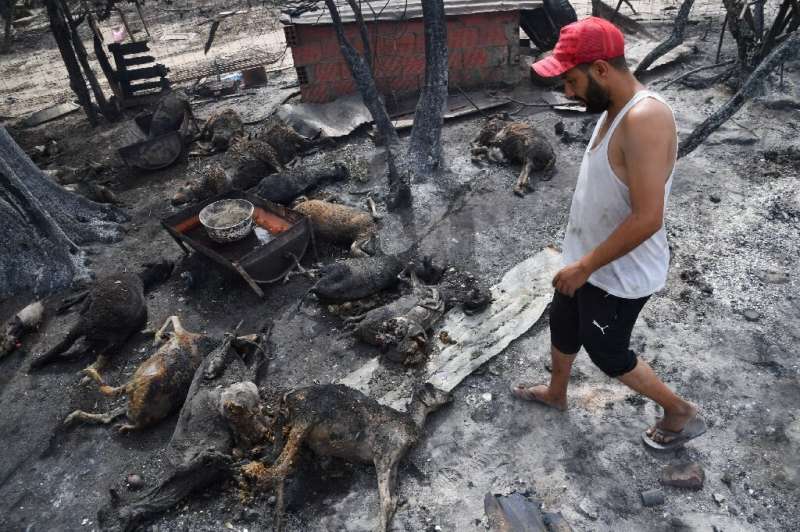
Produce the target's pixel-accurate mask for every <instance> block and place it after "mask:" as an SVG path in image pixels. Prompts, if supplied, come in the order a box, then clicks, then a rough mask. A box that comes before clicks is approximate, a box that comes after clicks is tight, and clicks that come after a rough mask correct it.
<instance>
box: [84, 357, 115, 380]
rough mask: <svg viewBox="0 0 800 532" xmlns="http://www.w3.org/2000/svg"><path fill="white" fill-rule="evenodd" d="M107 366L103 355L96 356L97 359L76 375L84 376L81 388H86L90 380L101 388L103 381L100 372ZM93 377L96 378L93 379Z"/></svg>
mask: <svg viewBox="0 0 800 532" xmlns="http://www.w3.org/2000/svg"><path fill="white" fill-rule="evenodd" d="M106 366H108V357H107V356H105V355H97V359H96V360H95V361H94V362H92V364H91V365H90V366H88V367H86V368H84V369H82V370H81V371H80V372H79V373H78V374H79V375H81V374H83V375H85V376H84V377H83V378H82V379H81V382H80V384H81V386H86V385H87V384H89V383H90V382H91V381H92V380H94V381H95V382H97V383H98V384H100V385H101V386H103V385H104V384H103V379H102V378H101V377H100V370H101V369H105V368H106ZM95 375H96V376H97V378H96V379H95Z"/></svg>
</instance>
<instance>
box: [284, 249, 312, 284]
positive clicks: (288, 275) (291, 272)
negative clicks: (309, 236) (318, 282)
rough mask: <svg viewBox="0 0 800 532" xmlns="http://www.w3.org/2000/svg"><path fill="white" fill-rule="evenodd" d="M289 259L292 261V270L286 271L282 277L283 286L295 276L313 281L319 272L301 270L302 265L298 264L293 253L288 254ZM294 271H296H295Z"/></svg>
mask: <svg viewBox="0 0 800 532" xmlns="http://www.w3.org/2000/svg"><path fill="white" fill-rule="evenodd" d="M289 257H290V258H291V259H292V260H293V261H294V268H293V269H291V270H287V271H286V274H285V275H284V276H283V282H284V284H286V283H287V282H289V279H291V278H292V277H294V276H295V275H305V276H306V277H308V278H309V279H311V280H312V281H314V280H315V277H314V276H315V275H317V274H318V273H319V270H316V269H312V270H307V269H305V268H303V265H302V264H300V261H299V260H298V259H297V255H295V254H294V253H289ZM295 269H296V270H297V271H295Z"/></svg>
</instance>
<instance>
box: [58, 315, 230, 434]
mask: <svg viewBox="0 0 800 532" xmlns="http://www.w3.org/2000/svg"><path fill="white" fill-rule="evenodd" d="M170 325H172V333H171V334H169V335H168V334H167V332H166V331H167V328H168V327H169V326H170ZM167 336H168V338H167ZM155 338H156V339H155V344H156V345H159V344H160V347H159V348H158V349H157V350H156V352H155V353H153V355H151V356H150V357H149V358H148V359H147V360H145V361H144V362H142V364H141V365H140V366H139V367H138V368H137V369H136V372H135V373H134V374H133V376H132V377H131V379H130V380H129V381H128V382H127V383H125V384H123V385H122V386H118V387H116V388H114V387H111V386H108V385H107V384H105V383H104V382H103V379H102V378H101V377H100V374H99V373H97V370H95V369H94V368H87V369H86V370H84V372H85V373H86V374H87V375H88V376H89V377H90V378H91V379H92V380H94V381H95V382H96V383H97V384H99V385H100V393H102V394H103V395H105V396H107V397H119V396H121V395H125V396H127V397H128V405H127V407H119V408H117V409H114V410H112V411H111V412H108V413H105V414H92V413H89V412H84V411H83V410H76V411H74V412H72V413H71V414H70V415H69V416H67V418H66V419H65V420H64V424H65V425H69V424H71V423H73V422H76V421H83V422H87V423H103V424H108V423H111V422H112V421H114V420H115V419H117V418H118V417H121V416H123V415H127V417H128V423H126V424H123V425H120V426H119V431H120V432H127V431H130V430H137V429H142V428H145V427H148V426H150V425H154V424H156V423H158V422H159V421H161V420H162V419H164V418H165V417H167V416H168V415H170V414H171V413H172V412H174V411H176V410H178V409H179V408H180V407H181V406H182V405H183V401H184V399H185V398H186V392H187V390H188V389H189V385H190V384H191V382H192V377H193V376H194V372H195V370H196V369H197V367H198V366H199V365H200V362H201V361H202V360H203V357H204V356H205V354H206V353H208V352H209V351H211V350H212V348H213V345H214V343H215V342H214V340H213V339H212V338H210V337H209V336H207V335H204V334H195V333H191V332H189V331H187V330H186V329H184V328H183V326H182V325H181V322H180V320H179V319H178V317H177V316H170V317H169V318H167V321H166V322H164V325H163V326H162V327H161V329H159V330H158V331H157V332H156V334H155Z"/></svg>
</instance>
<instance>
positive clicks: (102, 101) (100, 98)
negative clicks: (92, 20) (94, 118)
mask: <svg viewBox="0 0 800 532" xmlns="http://www.w3.org/2000/svg"><path fill="white" fill-rule="evenodd" d="M60 1H61V8H62V9H63V10H64V14H65V15H66V17H67V24H68V26H69V29H70V34H71V35H72V45H73V47H74V48H75V55H77V57H78V61H79V62H80V65H81V67H82V68H83V73H84V74H85V75H86V79H87V80H89V86H91V88H92V93H93V94H94V99H95V101H96V102H97V106H98V107H100V111H101V112H102V113H103V116H105V117H106V118H107V119H108V118H109V117H110V116H111V113H110V109H109V106H108V101H107V100H106V96H105V94H103V89H101V88H100V84H99V83H98V82H97V76H95V75H94V71H93V70H92V67H91V65H90V64H89V58H88V56H87V55H86V48H85V47H84V46H83V41H82V40H81V36H80V35H79V34H78V28H77V27H76V24H75V21H74V19H73V18H72V13H71V12H70V10H69V5H68V4H67V2H66V1H65V0H60ZM88 16H89V17H91V14H88Z"/></svg>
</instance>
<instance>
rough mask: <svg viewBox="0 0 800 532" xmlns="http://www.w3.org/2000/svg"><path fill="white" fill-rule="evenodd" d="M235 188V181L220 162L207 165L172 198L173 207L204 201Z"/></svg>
mask: <svg viewBox="0 0 800 532" xmlns="http://www.w3.org/2000/svg"><path fill="white" fill-rule="evenodd" d="M232 188H233V180H232V179H231V177H230V176H228V172H226V171H225V168H224V167H223V166H222V165H221V164H220V163H219V162H213V163H210V164H207V165H205V166H204V167H203V168H201V169H200V171H199V172H198V173H197V177H195V178H194V179H193V180H192V181H189V182H187V183H186V184H185V185H183V186H181V187H180V188H179V189H178V191H177V192H176V193H175V194H174V195H173V196H172V200H171V202H172V204H173V205H183V204H184V203H190V202H195V201H202V200H204V199H207V198H211V197H213V196H217V195H219V194H224V193H225V192H228V191H229V190H231V189H232Z"/></svg>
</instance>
